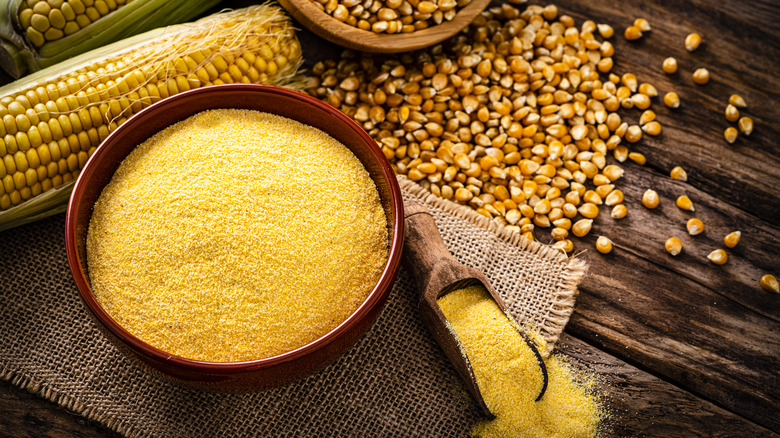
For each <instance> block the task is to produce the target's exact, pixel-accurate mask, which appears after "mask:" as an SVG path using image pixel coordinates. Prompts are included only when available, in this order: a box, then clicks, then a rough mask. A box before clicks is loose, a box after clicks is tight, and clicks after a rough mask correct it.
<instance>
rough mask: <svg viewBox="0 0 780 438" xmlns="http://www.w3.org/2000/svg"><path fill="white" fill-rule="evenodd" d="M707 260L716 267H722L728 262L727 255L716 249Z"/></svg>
mask: <svg viewBox="0 0 780 438" xmlns="http://www.w3.org/2000/svg"><path fill="white" fill-rule="evenodd" d="M707 258H708V259H710V261H711V262H712V263H715V264H716V265H722V264H724V263H726V262H727V261H728V260H729V255H728V254H726V251H724V250H722V249H716V250H715V251H712V252H711V253H710V254H709V255H708V256H707Z"/></svg>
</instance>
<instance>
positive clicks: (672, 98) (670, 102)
mask: <svg viewBox="0 0 780 438" xmlns="http://www.w3.org/2000/svg"><path fill="white" fill-rule="evenodd" d="M664 104H665V105H666V106H668V107H669V108H679V107H680V97H679V96H678V95H677V93H675V92H674V91H670V92H668V93H666V94H665V95H664Z"/></svg>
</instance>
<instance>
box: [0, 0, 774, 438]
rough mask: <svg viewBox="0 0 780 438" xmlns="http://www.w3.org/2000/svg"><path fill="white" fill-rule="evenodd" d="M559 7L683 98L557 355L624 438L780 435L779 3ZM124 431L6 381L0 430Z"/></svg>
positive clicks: (322, 49) (323, 48) (609, 225)
mask: <svg viewBox="0 0 780 438" xmlns="http://www.w3.org/2000/svg"><path fill="white" fill-rule="evenodd" d="M558 7H559V10H560V11H561V13H565V14H569V15H572V16H573V17H575V18H576V19H577V20H578V23H581V22H582V20H584V19H586V18H590V19H593V20H595V21H596V22H598V23H608V24H611V25H612V26H613V27H614V28H615V30H616V36H615V37H613V38H612V42H613V44H614V45H615V48H616V53H617V55H616V56H615V61H616V66H615V71H617V72H621V73H622V72H626V71H631V72H634V73H636V74H637V76H638V77H639V79H640V81H647V82H651V83H653V84H655V85H656V87H657V88H658V89H659V91H661V92H666V91H669V90H674V91H676V92H677V93H678V94H679V95H680V98H681V99H682V105H681V107H680V108H679V109H677V110H670V109H668V108H666V107H664V106H663V105H654V109H655V110H656V112H657V113H658V118H659V120H661V122H662V123H663V126H664V131H663V133H662V134H661V135H660V136H659V137H655V138H648V137H645V139H643V140H642V141H641V142H640V143H638V144H636V145H635V146H633V149H634V150H637V151H639V152H641V153H643V154H644V155H645V156H646V157H647V164H646V165H645V166H639V165H635V164H633V163H626V165H625V166H624V167H625V168H626V174H625V176H624V179H623V180H622V181H621V182H620V187H621V189H622V190H623V191H624V192H625V194H626V198H627V201H626V202H627V205H628V207H629V211H630V212H629V215H628V216H627V217H626V218H625V219H623V220H621V221H620V222H616V223H613V222H614V221H613V220H612V219H611V218H610V217H609V215H607V214H602V215H600V216H599V218H598V219H597V220H596V221H595V224H594V231H593V232H591V233H590V235H588V236H587V237H586V238H585V239H581V240H579V241H578V242H577V247H578V248H593V245H594V243H595V240H596V237H597V236H599V235H602V234H603V235H607V236H609V237H610V238H611V239H612V240H613V241H614V243H615V250H614V251H613V252H612V253H611V254H609V255H602V254H599V253H598V252H596V251H593V250H589V251H587V252H585V253H583V254H581V255H580V257H582V258H584V259H585V260H586V261H587V262H588V263H589V264H590V270H589V271H588V274H587V275H586V277H585V278H584V280H583V281H582V283H581V285H580V296H579V299H578V302H577V307H576V311H575V313H574V316H573V317H572V319H571V322H570V323H569V325H568V328H567V330H566V334H565V335H564V337H563V339H562V342H561V344H562V345H564V347H562V351H563V352H564V353H565V354H568V355H570V356H572V357H574V358H576V359H578V360H580V361H581V362H582V363H583V364H584V365H585V366H588V367H591V368H593V369H595V370H596V371H597V372H599V373H601V375H602V376H603V381H604V386H605V388H606V391H607V394H608V396H607V403H608V405H609V407H610V409H611V410H612V416H611V418H610V420H609V423H610V425H611V433H610V434H611V435H613V436H664V437H683V436H685V437H688V436H702V437H712V436H740V437H747V436H749V437H753V436H780V435H778V433H780V415H778V414H779V413H780V381H779V380H778V374H780V373H778V371H779V370H780V359H779V358H780V295H777V294H772V293H769V292H765V291H763V290H762V289H761V288H760V287H759V283H758V282H759V278H760V277H761V275H763V274H766V273H772V274H774V275H775V276H777V277H780V192H779V191H778V186H779V185H780V184H778V183H780V145H779V144H778V140H780V128H779V127H778V126H780V124H779V123H778V121H779V120H780V109H779V107H778V103H777V102H778V101H780V86H778V82H777V81H778V75H779V74H780V4H778V3H777V1H776V0H756V1H751V2H741V1H736V0H729V1H714V0H684V1H671V0H647V1H643V2H623V1H619V0H593V1H573V0H563V1H561V2H559V3H558ZM637 17H644V18H646V19H647V20H648V21H649V22H650V23H651V25H652V28H653V30H652V31H651V32H649V33H647V34H646V35H645V37H643V38H642V39H641V40H639V41H636V42H627V41H626V40H625V39H624V38H623V37H622V31H623V29H624V28H625V27H626V26H627V25H629V24H630V23H632V22H633V20H634V18H637ZM692 31H696V32H698V33H700V34H702V36H703V37H704V41H705V43H704V44H703V45H702V47H701V48H699V50H698V51H696V52H694V53H688V52H687V51H686V50H685V49H684V47H683V41H684V39H685V36H686V35H687V34H688V33H690V32H692ZM301 39H302V42H303V45H304V55H305V56H307V57H308V58H309V59H310V60H312V59H318V58H322V57H323V56H336V55H337V53H338V51H339V50H338V48H336V47H334V46H331V45H329V44H326V43H324V42H322V41H320V40H318V39H317V38H316V37H314V36H312V35H311V34H308V33H306V32H302V33H301ZM667 56H674V57H676V58H677V59H678V61H679V63H680V69H679V72H678V73H677V74H674V75H671V76H668V75H666V74H664V73H663V72H662V71H661V62H662V61H663V59H664V58H666V57H667ZM698 67H706V68H708V69H709V70H710V72H711V73H712V79H711V80H710V82H709V84H707V85H705V86H698V85H695V84H694V83H693V82H692V80H691V72H692V71H693V70H694V69H695V68H698ZM732 93H739V94H741V95H742V96H743V97H744V98H745V100H746V101H747V103H748V107H747V108H746V109H745V110H744V112H745V113H746V114H748V115H750V116H751V117H752V118H753V119H754V120H755V125H756V127H755V131H754V132H753V134H752V135H751V136H750V137H744V136H740V138H739V139H738V140H737V141H736V143H734V144H733V145H729V144H727V143H726V142H725V141H724V139H723V130H724V129H725V128H726V127H727V126H728V122H727V121H726V119H725V117H724V115H723V111H724V109H725V106H726V103H727V99H728V96H729V95H731V94H732ZM635 113H636V117H637V118H638V114H639V113H638V112H636V111H635ZM676 165H681V166H683V167H684V168H685V169H686V170H687V172H688V181H687V182H679V181H675V180H672V179H670V178H669V177H668V175H669V170H670V169H671V168H672V167H674V166H676ZM647 188H653V189H655V190H656V191H657V192H658V193H659V194H660V196H661V200H662V203H661V206H660V207H659V208H658V209H655V210H647V209H645V208H643V207H641V206H640V205H639V199H640V198H641V194H642V193H643V192H644V190H646V189H647ZM681 194H687V195H688V196H689V197H690V198H691V199H692V200H693V201H694V203H695V205H696V212H695V216H696V217H698V218H700V219H701V220H702V221H703V222H704V223H705V224H706V230H705V232H704V233H703V234H702V235H699V236H696V237H691V236H688V235H687V233H685V231H684V224H685V221H686V220H687V219H688V218H689V217H691V216H692V214H689V213H687V212H682V211H681V210H679V209H677V207H675V206H674V202H673V200H674V199H675V198H676V197H677V196H678V195H681ZM734 230H740V231H741V232H742V240H741V242H740V243H739V245H738V246H737V247H736V248H734V249H731V250H729V251H728V252H729V255H730V259H729V261H728V263H727V264H725V265H723V266H717V265H714V264H712V263H710V262H709V261H708V260H707V259H706V255H707V254H708V253H709V252H710V251H712V250H713V249H716V248H721V247H723V244H722V239H723V236H724V235H726V234H728V233H729V232H731V231H734ZM672 235H675V236H679V237H680V238H681V240H682V241H683V245H684V251H683V253H682V254H681V255H680V256H678V257H674V258H673V257H671V256H669V255H668V254H667V253H666V252H665V251H664V248H663V244H664V241H665V240H666V238H667V237H669V236H672ZM583 241H584V242H583ZM113 435H114V434H113V433H112V432H110V431H108V430H106V429H104V428H102V427H101V426H100V425H98V424H94V423H91V422H89V421H87V420H84V419H83V418H81V417H79V416H76V415H73V414H71V413H69V412H67V411H66V410H64V409H62V408H60V407H58V406H56V405H55V404H53V403H50V402H48V401H45V400H43V399H40V398H39V397H37V396H35V395H32V394H29V393H27V392H25V391H21V390H19V389H16V388H14V387H12V386H11V385H10V384H9V383H0V436H18V437H23V436H30V437H33V436H35V437H38V436H83V437H92V436H113Z"/></svg>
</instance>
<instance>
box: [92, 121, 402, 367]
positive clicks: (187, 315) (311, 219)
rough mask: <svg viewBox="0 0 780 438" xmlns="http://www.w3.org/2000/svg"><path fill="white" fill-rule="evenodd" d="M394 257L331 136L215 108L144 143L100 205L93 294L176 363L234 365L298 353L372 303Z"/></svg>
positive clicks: (347, 156)
mask: <svg viewBox="0 0 780 438" xmlns="http://www.w3.org/2000/svg"><path fill="white" fill-rule="evenodd" d="M387 252H388V232H387V221H386V217H385V215H384V211H383V209H382V205H381V203H380V200H379V194H378V192H377V189H376V186H375V185H374V183H373V181H372V180H371V178H370V177H369V175H368V172H367V171H366V170H365V168H364V167H363V165H362V164H361V163H360V161H359V160H358V159H357V157H355V156H354V154H353V153H352V152H351V151H350V150H349V149H347V148H346V147H345V146H344V145H342V144H341V143H339V142H338V141H336V140H335V139H333V138H331V137H330V136H328V135H327V134H325V133H324V132H322V131H320V130H318V129H316V128H313V127H311V126H307V125H304V124H301V123H298V122H296V121H293V120H290V119H286V118H283V117H279V116H275V115H271V114H267V113H261V112H256V111H249V110H233V109H224V110H211V111H205V112H202V113H199V114H196V115H194V116H192V117H190V118H189V119H186V120H184V121H182V122H179V123H177V124H175V125H173V126H171V127H169V128H167V129H165V130H163V131H161V132H159V133H158V134H156V135H155V136H153V137H152V138H150V139H149V140H147V141H146V142H144V143H143V144H141V145H139V146H138V147H137V148H136V149H135V150H134V151H133V152H132V153H131V154H130V155H129V156H128V157H127V158H126V159H125V160H124V161H123V162H122V164H121V165H120V167H119V169H118V170H117V172H116V173H115V174H114V176H113V178H112V180H111V182H110V183H109V184H108V185H107V186H106V187H105V189H104V190H103V192H102V194H101V196H100V198H99V200H98V201H97V203H96V204H95V208H94V212H93V215H92V218H91V221H90V226H89V230H88V235H87V258H88V267H89V277H90V283H91V286H92V289H93V291H94V293H95V296H96V297H97V299H98V301H99V302H100V303H101V305H102V306H103V307H104V308H105V309H106V311H107V312H108V313H109V314H110V315H111V316H112V317H113V318H114V319H115V320H116V321H117V322H118V323H119V324H121V325H122V326H123V327H124V328H126V329H127V330H128V331H129V332H130V333H132V334H134V335H135V336H137V337H138V338H140V339H141V340H143V341H145V342H147V343H149V344H151V345H153V346H155V347H157V348H160V349H162V350H163V351H166V352H168V353H171V354H174V355H178V356H182V357H186V358H190V359H196V360H205V361H213V362H232V361H243V360H251V359H258V358H263V357H269V356H273V355H277V354H280V353H283V352H286V351H290V350H292V349H295V348H297V347H300V346H302V345H304V344H306V343H308V342H311V341H313V340H315V339H317V338H318V337H320V336H322V335H324V334H325V333H327V332H328V331H330V330H331V329H333V328H334V327H336V326H337V325H338V324H339V323H341V322H342V321H344V320H345V319H346V318H347V317H348V316H349V315H350V314H351V313H352V312H353V311H354V310H355V309H357V307H358V306H359V305H360V304H361V303H362V302H363V301H364V300H365V298H366V297H367V296H368V294H369V292H370V291H371V290H372V288H373V286H374V285H375V283H376V282H377V280H378V279H379V277H380V275H381V273H382V270H383V268H384V265H385V262H386V260H387Z"/></svg>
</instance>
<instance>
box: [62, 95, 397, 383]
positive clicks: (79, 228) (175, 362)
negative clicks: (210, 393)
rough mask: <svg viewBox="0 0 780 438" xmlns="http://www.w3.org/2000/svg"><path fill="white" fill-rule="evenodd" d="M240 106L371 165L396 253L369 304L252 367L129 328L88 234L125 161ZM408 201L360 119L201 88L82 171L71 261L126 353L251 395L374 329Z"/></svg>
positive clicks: (74, 204) (121, 137)
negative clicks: (298, 127) (107, 302)
mask: <svg viewBox="0 0 780 438" xmlns="http://www.w3.org/2000/svg"><path fill="white" fill-rule="evenodd" d="M216 108H240V109H252V110H258V111H264V112H269V113H273V114H277V115H280V116H284V117H288V118H291V119H294V120H297V121H299V122H302V123H305V124H307V125H311V126H314V127H316V128H319V129H321V130H322V131H325V132H326V133H328V134H330V135H331V136H332V137H334V138H335V139H337V140H339V141H340V142H341V143H343V144H344V145H345V146H347V147H348V148H349V149H350V150H351V151H352V152H353V153H354V154H355V155H356V156H357V157H358V159H360V161H361V162H362V163H363V165H364V166H365V168H366V170H367V171H368V172H369V174H370V175H371V178H372V179H373V180H374V182H375V184H376V186H377V188H378V189H379V195H380V198H381V201H382V205H383V206H384V210H385V214H386V216H387V222H388V231H389V254H388V260H387V264H386V265H385V268H384V271H383V272H382V275H381V277H380V279H379V281H378V282H377V284H376V285H375V286H374V288H373V290H372V291H371V292H370V294H369V295H368V298H366V300H365V301H364V302H363V304H361V305H360V307H358V309H357V310H355V311H354V312H353V313H352V314H351V315H350V316H349V317H348V318H347V319H346V320H345V321H343V322H342V323H341V324H339V325H338V326H337V327H336V328H334V329H333V330H331V331H330V332H329V333H327V334H325V335H324V336H322V337H320V338H319V339H317V340H315V341H313V342H311V343H309V344H307V345H304V346H302V347H300V348H297V349H295V350H292V351H289V352H286V353H283V354H280V355H277V356H273V357H269V358H264V359H257V360H251V361H246V362H230V363H218V362H203V361H197V360H191V359H187V358H183V357H178V356H173V355H171V354H168V353H166V352H164V351H162V350H159V349H157V348H155V347H153V346H151V345H149V344H147V343H145V342H143V341H141V340H140V339H138V338H137V337H135V336H133V335H132V334H130V333H129V332H128V331H127V330H125V329H124V328H122V326H120V325H119V324H118V323H117V322H116V321H115V320H114V319H113V318H111V316H109V315H108V313H106V311H105V310H104V309H103V307H101V305H100V304H99V303H98V301H97V300H96V299H95V296H94V294H93V293H92V289H91V288H90V285H89V272H88V269H87V257H86V236H87V227H88V226H89V220H90V217H91V215H92V206H93V204H94V203H95V201H96V200H97V198H98V197H99V196H100V193H101V191H102V190H103V187H104V186H105V185H106V184H107V183H108V182H109V180H110V179H111V177H112V176H113V174H114V172H115V171H116V169H117V168H118V167H119V164H120V163H121V162H122V160H123V159H124V158H125V157H126V156H127V155H128V154H129V153H130V152H131V151H132V150H133V149H134V148H135V147H136V146H137V145H139V144H140V143H142V142H143V141H144V140H146V139H147V138H149V137H150V136H152V135H153V134H155V133H156V132H158V131H160V130H162V129H164V128H166V127H167V126H169V125H172V124H174V123H176V122H179V121H181V120H183V119H186V118H187V117H189V116H191V115H193V114H195V113H198V112H200V111H204V110H208V109H216ZM403 224H404V215H403V202H402V199H401V191H400V189H399V187H398V182H397V181H396V179H395V175H394V174H393V170H392V168H391V167H390V164H389V163H388V162H387V159H386V158H385V156H384V154H383V153H382V151H381V150H380V149H379V148H378V147H377V145H376V142H374V140H373V139H371V137H370V136H369V135H368V134H367V133H366V132H365V131H364V130H363V129H362V128H361V127H360V126H358V125H357V124H356V123H355V122H354V121H353V120H352V119H350V118H349V117H347V116H346V115H344V114H343V113H341V112H340V111H338V110H336V109H335V108H333V107H331V106H330V105H327V104H325V103H323V102H321V101H319V100H317V99H314V98H312V97H310V96H308V95H305V94H302V93H298V92H296V91H291V90H288V89H285V88H279V87H272V86H266V85H248V84H231V85H220V86H213V87H206V88H199V89H195V90H191V91H188V92H184V93H181V94H178V95H176V96H173V97H171V98H168V99H164V100H162V101H160V102H158V103H156V104H154V105H152V106H150V107H149V108H146V109H144V110H143V111H141V112H139V113H138V114H137V115H135V116H133V117H132V118H130V119H129V120H128V121H127V122H126V123H124V124H123V125H122V126H120V127H119V128H117V129H116V130H115V131H114V132H112V133H111V135H109V136H108V138H106V140H105V141H104V142H103V143H102V145H101V146H100V147H99V148H98V149H97V151H95V153H94V154H93V155H92V157H91V158H90V159H89V162H88V163H87V164H86V166H85V167H84V169H83V170H82V171H81V174H80V175H79V178H78V180H77V181H76V185H75V186H74V188H73V194H72V195H71V198H70V203H69V205H68V213H67V221H66V224H65V244H66V248H67V255H68V263H69V264H70V269H71V272H72V273H73V278H74V280H75V281H76V286H77V287H78V290H79V293H80V295H81V298H82V300H83V301H84V304H85V305H86V307H87V309H88V311H89V313H90V315H91V316H92V317H93V318H94V319H95V320H96V321H97V324H98V326H100V327H101V329H103V331H104V332H105V334H106V335H107V336H108V337H109V338H110V339H111V340H112V341H113V343H114V344H115V345H117V346H118V347H119V349H120V350H122V351H124V352H125V353H129V354H131V355H132V356H135V357H137V358H139V359H140V360H141V361H142V362H143V363H145V364H147V365H149V366H150V367H151V370H152V371H155V372H158V374H161V375H162V376H163V377H166V378H169V379H170V380H173V381H176V382H178V383H183V384H188V385H191V386H196V387H199V388H207V389H215V390H227V391H237V390H238V391H243V390H253V389H262V388H267V387H272V386H278V385H280V384H284V383H288V382H291V381H294V380H297V379H299V378H302V377H305V376H307V375H310V374H312V373H314V372H316V371H317V370H319V369H321V368H322V367H324V366H325V365H326V364H327V363H329V362H330V361H332V360H334V359H336V358H337V357H339V356H341V355H342V354H343V353H344V352H346V351H347V350H348V349H349V348H350V347H351V346H352V345H353V344H354V343H355V342H356V341H357V340H358V338H359V337H360V336H361V335H362V334H363V333H365V332H366V330H368V328H369V327H370V326H371V324H372V323H373V322H374V320H375V319H376V317H377V315H378V314H379V311H380V310H381V308H382V306H383V305H384V303H385V301H386V299H387V296H388V294H389V293H390V289H391V288H392V285H393V282H394V281H395V276H396V272H397V270H398V266H399V261H400V257H401V249H402V246H403V234H404V232H403Z"/></svg>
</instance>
